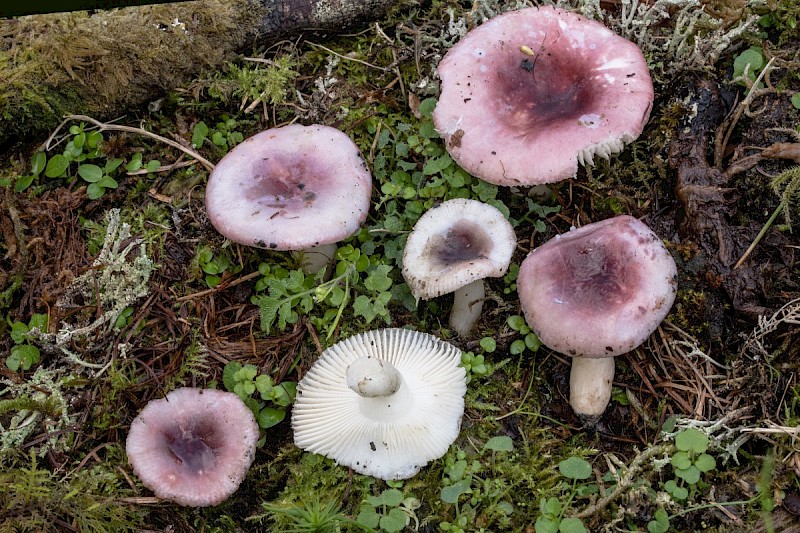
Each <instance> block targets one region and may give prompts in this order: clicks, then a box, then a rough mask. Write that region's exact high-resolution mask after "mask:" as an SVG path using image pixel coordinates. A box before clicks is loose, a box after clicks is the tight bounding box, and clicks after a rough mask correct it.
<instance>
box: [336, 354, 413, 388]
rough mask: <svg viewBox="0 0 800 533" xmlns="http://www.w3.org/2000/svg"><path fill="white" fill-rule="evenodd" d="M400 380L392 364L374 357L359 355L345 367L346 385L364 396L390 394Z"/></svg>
mask: <svg viewBox="0 0 800 533" xmlns="http://www.w3.org/2000/svg"><path fill="white" fill-rule="evenodd" d="M402 382H403V378H402V377H401V376H400V372H398V371H397V369H396V368H395V367H394V366H392V365H391V364H390V363H387V362H386V361H381V360H380V359H376V358H375V357H360V358H358V359H356V360H355V361H353V362H352V363H351V364H350V366H348V367H347V386H348V387H350V389H352V390H353V392H355V393H356V394H358V395H359V396H362V397H364V398H385V397H387V396H391V395H392V394H394V393H395V392H397V390H398V389H399V388H400V385H401V384H402Z"/></svg>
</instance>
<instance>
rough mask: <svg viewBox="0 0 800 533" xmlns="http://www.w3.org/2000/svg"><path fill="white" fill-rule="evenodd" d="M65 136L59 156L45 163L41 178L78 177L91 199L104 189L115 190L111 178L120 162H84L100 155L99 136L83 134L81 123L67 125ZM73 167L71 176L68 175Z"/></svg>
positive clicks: (100, 137) (90, 133)
mask: <svg viewBox="0 0 800 533" xmlns="http://www.w3.org/2000/svg"><path fill="white" fill-rule="evenodd" d="M69 133H70V134H71V135H72V138H71V139H70V140H69V141H68V142H67V144H66V146H65V147H64V151H63V152H62V153H60V154H55V155H54V156H52V157H51V158H50V160H49V161H47V165H46V166H45V169H44V175H45V176H47V177H48V178H72V179H74V178H75V177H80V178H81V179H82V180H83V181H84V182H86V183H87V184H88V185H87V187H86V195H87V196H88V197H89V199H91V200H96V199H97V198H100V197H101V196H103V194H105V192H106V190H107V189H116V188H117V187H118V186H119V184H118V183H117V180H116V179H114V175H115V174H116V171H117V169H118V168H119V166H120V165H122V163H123V161H122V159H119V158H113V159H107V160H106V162H105V163H104V164H103V165H102V166H100V165H96V164H94V163H88V162H86V161H88V160H93V159H98V158H101V157H102V156H103V154H102V152H101V151H100V144H101V143H102V142H103V134H102V133H100V132H99V131H97V130H91V131H87V130H86V124H85V123H83V122H81V123H80V124H73V125H72V126H70V128H69ZM73 168H74V173H72V169H73Z"/></svg>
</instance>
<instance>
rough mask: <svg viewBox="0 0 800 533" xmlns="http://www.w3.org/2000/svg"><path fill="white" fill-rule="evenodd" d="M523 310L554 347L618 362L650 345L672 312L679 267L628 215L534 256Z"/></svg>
mask: <svg viewBox="0 0 800 533" xmlns="http://www.w3.org/2000/svg"><path fill="white" fill-rule="evenodd" d="M517 291H518V292H519V297H520V302H521V303H522V310H523V312H524V314H525V319H526V320H527V322H528V324H529V325H530V327H531V329H532V330H533V331H534V332H535V333H536V335H538V336H539V339H540V340H541V341H542V343H544V344H545V345H546V346H548V347H549V348H551V349H553V350H555V351H557V352H560V353H563V354H566V355H571V356H577V357H612V356H615V355H620V354H623V353H626V352H629V351H631V350H633V349H634V348H636V347H637V346H639V345H640V344H642V343H643V342H644V341H645V340H647V338H648V337H649V336H650V334H651V333H652V332H653V331H655V329H656V328H657V327H658V325H659V324H660V323H661V321H662V320H663V319H664V317H666V316H667V313H669V310H670V308H671V307H672V303H673V302H674V301H675V294H676V291H677V268H676V266H675V261H674V260H673V259H672V256H671V255H670V254H669V252H668V251H667V249H666V247H665V246H664V244H663V243H662V242H661V240H660V239H659V238H658V236H657V235H656V234H655V233H653V231H652V230H651V229H650V228H648V227H647V225H645V224H644V223H643V222H641V221H639V220H638V219H636V218H633V217H631V216H628V215H620V216H617V217H614V218H610V219H608V220H603V221H601V222H595V223H593V224H588V225H586V226H583V227H581V228H579V229H575V230H572V231H570V232H569V233H566V234H563V235H559V236H556V237H555V238H553V239H551V240H549V241H547V242H546V243H544V244H543V245H541V246H539V247H538V248H536V249H535V250H533V251H532V252H531V253H530V254H528V256H527V257H526V258H525V260H524V261H523V262H522V264H521V265H520V268H519V277H518V278H517Z"/></svg>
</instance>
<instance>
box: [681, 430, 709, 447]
mask: <svg viewBox="0 0 800 533" xmlns="http://www.w3.org/2000/svg"><path fill="white" fill-rule="evenodd" d="M675 447H676V448H678V449H679V450H682V451H686V452H688V451H692V452H695V453H703V452H704V451H706V450H707V449H708V435H706V434H705V433H703V432H702V431H700V430H697V429H694V428H688V429H684V430H683V431H681V432H680V433H678V434H677V435H676V436H675Z"/></svg>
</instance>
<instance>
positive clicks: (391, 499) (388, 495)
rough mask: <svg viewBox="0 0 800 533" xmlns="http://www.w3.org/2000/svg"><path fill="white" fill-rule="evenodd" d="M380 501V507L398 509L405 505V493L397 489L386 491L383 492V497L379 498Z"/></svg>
mask: <svg viewBox="0 0 800 533" xmlns="http://www.w3.org/2000/svg"><path fill="white" fill-rule="evenodd" d="M378 499H379V503H378V505H386V506H389V507H397V506H398V505H400V504H401V503H403V492H402V491H399V490H397V489H386V490H384V491H383V492H381V495H380V496H379V497H378Z"/></svg>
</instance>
